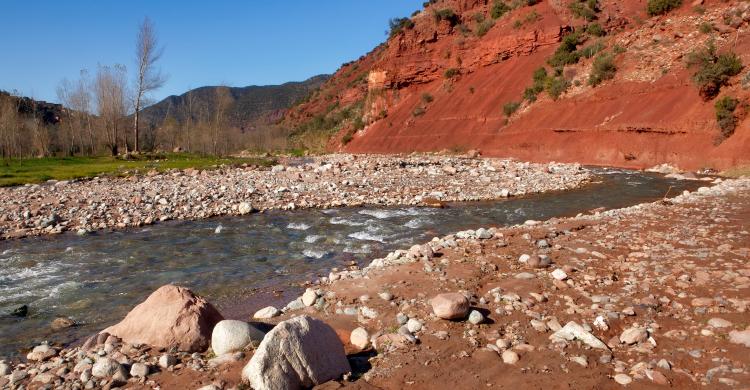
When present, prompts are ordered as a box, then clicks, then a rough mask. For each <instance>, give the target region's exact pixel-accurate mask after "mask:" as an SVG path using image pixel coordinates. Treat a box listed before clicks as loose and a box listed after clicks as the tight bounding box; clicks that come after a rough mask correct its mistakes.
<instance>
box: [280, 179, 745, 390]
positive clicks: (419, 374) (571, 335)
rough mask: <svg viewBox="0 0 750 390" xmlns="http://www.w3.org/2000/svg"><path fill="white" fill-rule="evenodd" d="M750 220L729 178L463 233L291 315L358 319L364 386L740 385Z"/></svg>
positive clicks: (342, 281)
mask: <svg viewBox="0 0 750 390" xmlns="http://www.w3.org/2000/svg"><path fill="white" fill-rule="evenodd" d="M748 213H750V180H748V179H740V180H729V181H722V180H720V179H717V180H716V181H715V182H714V186H713V187H701V188H700V189H698V190H697V191H695V192H692V193H690V192H685V193H683V194H681V195H679V196H676V197H674V198H671V199H669V200H667V201H659V202H654V203H650V204H643V205H637V206H633V207H628V208H625V209H618V210H610V211H604V212H600V213H597V214H596V215H587V216H579V217H576V218H569V219H555V220H550V221H547V222H543V223H540V222H538V221H527V222H526V223H525V224H522V225H519V226H513V227H510V228H507V229H494V228H492V229H479V230H474V231H464V232H458V233H456V234H453V235H449V236H446V237H441V238H435V239H433V240H432V241H430V242H428V243H426V244H423V245H415V246H414V247H412V248H410V249H409V250H398V251H395V252H393V253H391V254H389V255H387V256H385V257H384V258H382V259H376V260H373V261H372V263H371V264H370V265H369V266H368V267H365V268H363V269H358V268H356V267H351V268H350V269H347V270H343V271H336V270H334V271H332V272H331V273H330V274H329V275H328V276H326V277H322V278H320V280H319V281H318V282H319V285H318V286H316V287H313V288H310V289H308V290H307V291H306V293H305V295H303V297H301V298H300V299H298V300H295V301H293V302H292V303H290V304H289V305H287V307H285V308H284V309H283V310H284V311H285V312H286V313H287V314H284V315H289V314H290V313H296V312H298V311H304V312H305V313H307V314H315V315H319V316H321V317H323V318H333V321H334V322H337V323H340V322H342V321H344V322H345V321H350V322H352V323H353V325H351V326H352V329H353V330H352V331H351V332H350V333H349V337H348V340H347V341H349V345H350V346H352V347H353V348H355V349H356V350H365V349H368V348H374V349H375V350H376V351H377V352H378V356H377V357H376V358H372V359H370V363H371V364H372V366H373V368H372V369H371V370H369V371H368V372H366V373H365V374H364V375H363V376H362V378H363V380H365V381H367V382H369V383H370V384H372V385H374V386H377V387H381V388H390V387H398V386H404V385H406V384H408V383H409V381H411V380H414V378H422V379H421V380H424V381H425V382H424V383H433V384H434V383H441V384H443V385H446V386H467V387H472V388H479V387H484V386H489V385H490V384H497V383H515V381H517V380H518V381H528V380H532V381H533V382H534V383H547V384H548V385H554V383H556V382H554V381H555V380H561V381H564V382H567V383H577V385H578V386H580V387H582V388H589V387H592V388H593V387H597V386H602V385H603V383H606V381H611V382H610V383H613V384H617V385H629V384H631V383H637V382H641V381H643V382H641V383H642V384H645V385H670V384H671V385H672V386H673V387H676V388H687V387H695V386H728V387H734V386H737V385H739V384H741V383H747V381H748V380H750V361H748V360H747V351H746V350H745V351H743V350H742V348H747V347H749V346H750V328H748V327H747V325H746V321H744V320H742V318H744V316H746V313H747V309H748V305H750V295H748V291H750V268H748V265H747V264H748V263H747V260H748V259H749V258H750V232H748V230H750V226H748V225H747V223H748V220H747V219H744V218H743V217H742V216H743V215H748ZM712 280H716V281H719V282H718V283H713V282H712ZM438 291H446V292H444V293H436V292H438ZM371 297H378V298H379V299H373V298H371ZM347 319H348V320H347ZM563 324H565V325H564V326H563ZM738 348H739V349H738ZM487 353H491V354H495V355H496V356H497V359H499V361H501V362H503V363H505V365H499V366H495V365H493V364H492V363H491V358H490V357H489V355H487ZM487 359H490V360H487ZM414 361H418V362H425V365H424V366H422V365H419V367H415V366H414V365H413V364H412V362H414ZM504 367H507V368H504ZM458 370H460V371H462V372H468V373H471V375H462V376H461V378H460V379H457V378H455V377H451V376H450V375H449V373H452V372H457V371H458ZM551 373H554V374H555V375H549V374H551ZM428 378H429V379H428ZM552 378H554V379H552ZM461 381H464V382H461ZM545 381H546V382H545ZM524 383H526V382H524Z"/></svg>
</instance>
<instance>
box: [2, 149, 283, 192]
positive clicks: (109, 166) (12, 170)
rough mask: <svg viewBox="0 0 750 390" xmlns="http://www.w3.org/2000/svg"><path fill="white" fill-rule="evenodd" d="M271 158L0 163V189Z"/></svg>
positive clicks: (69, 159)
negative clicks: (48, 181) (46, 182)
mask: <svg viewBox="0 0 750 390" xmlns="http://www.w3.org/2000/svg"><path fill="white" fill-rule="evenodd" d="M273 163H274V161H273V160H272V159H265V158H239V157H215V156H200V155H193V154H184V153H181V154H158V155H142V156H138V157H135V158H132V159H127V160H126V159H122V158H117V157H111V156H101V157H50V158H30V159H11V160H1V161H0V186H2V187H7V186H14V185H22V184H27V183H41V182H44V181H47V180H52V179H54V180H70V179H78V178H86V177H94V176H103V175H115V176H126V175H129V174H134V173H145V172H148V171H151V170H157V171H164V170H169V169H187V168H195V169H213V168H217V167H219V166H222V165H225V166H227V165H231V166H236V165H242V164H248V165H264V166H270V165H272V164H273Z"/></svg>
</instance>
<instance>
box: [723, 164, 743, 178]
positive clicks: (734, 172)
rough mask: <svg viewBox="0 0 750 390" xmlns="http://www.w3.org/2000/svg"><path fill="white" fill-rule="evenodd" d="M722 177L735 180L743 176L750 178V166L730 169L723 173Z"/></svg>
mask: <svg viewBox="0 0 750 390" xmlns="http://www.w3.org/2000/svg"><path fill="white" fill-rule="evenodd" d="M722 175H723V176H726V177H734V178H737V177H741V176H750V165H746V166H740V167H734V168H731V169H728V170H726V171H724V172H722Z"/></svg>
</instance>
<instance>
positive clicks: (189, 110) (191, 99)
mask: <svg viewBox="0 0 750 390" xmlns="http://www.w3.org/2000/svg"><path fill="white" fill-rule="evenodd" d="M196 100H197V98H196V96H195V93H194V92H193V90H192V89H190V90H189V91H188V92H187V94H186V95H185V103H184V104H183V105H182V108H183V111H184V115H183V118H184V120H185V122H184V125H183V127H184V131H185V142H186V145H185V146H186V148H185V150H186V151H187V152H188V153H190V152H192V151H193V149H192V148H191V143H190V137H192V135H191V134H190V129H191V128H192V127H193V117H194V116H195V115H196V112H195V108H196V107H195V106H196Z"/></svg>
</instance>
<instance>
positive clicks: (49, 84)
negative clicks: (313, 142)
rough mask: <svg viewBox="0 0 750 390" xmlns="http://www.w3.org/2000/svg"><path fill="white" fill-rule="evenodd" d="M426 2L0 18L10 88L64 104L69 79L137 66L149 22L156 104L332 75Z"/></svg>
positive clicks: (209, 5)
mask: <svg viewBox="0 0 750 390" xmlns="http://www.w3.org/2000/svg"><path fill="white" fill-rule="evenodd" d="M422 2H423V0H377V1H372V0H323V1H313V0H286V1H260V0H254V1H213V0H212V1H194V0H181V1H155V0H151V1H147V0H127V1H109V0H102V1H85V0H65V1H59V0H58V1H51V0H38V1H33V2H28V1H16V0H8V1H4V2H3V6H2V12H0V36H2V37H3V38H2V39H0V53H2V55H1V56H0V89H4V90H9V91H12V90H18V91H19V92H20V93H21V94H24V95H27V96H32V97H34V98H37V99H42V100H48V101H57V96H56V92H55V89H56V87H57V85H58V84H59V82H60V80H62V79H63V78H65V77H67V78H69V79H75V78H77V76H78V74H79V71H80V70H81V69H88V70H89V71H91V72H93V71H94V70H95V69H96V67H97V64H105V65H108V64H115V63H118V64H124V65H126V66H127V67H128V69H131V68H133V62H134V58H133V57H134V54H133V52H134V46H135V42H134V41H135V34H136V29H137V26H138V24H139V22H140V21H141V20H142V19H143V17H144V16H148V17H150V18H151V19H152V20H153V21H154V23H155V24H156V28H157V31H158V34H159V38H160V41H161V43H162V44H163V45H164V46H165V52H164V57H163V58H162V60H161V61H160V63H159V64H160V66H161V68H162V71H163V72H164V73H166V74H167V75H169V79H168V81H167V83H166V85H165V86H164V88H162V89H161V90H159V91H157V92H156V93H154V96H153V97H154V98H156V99H161V98H164V97H166V96H168V95H172V94H181V93H183V92H185V91H187V90H188V89H189V88H196V87H199V86H203V85H217V84H225V85H230V86H238V87H239V86H246V85H266V84H279V83H283V82H286V81H298V80H304V79H306V78H308V77H310V76H313V75H316V74H320V73H332V72H334V71H335V70H336V69H338V67H339V66H340V65H341V64H342V63H344V62H347V61H351V60H354V59H357V58H359V56H360V55H362V54H365V53H366V52H368V51H370V50H371V49H372V48H374V47H375V46H376V45H378V44H379V43H381V42H383V41H384V40H385V38H386V36H385V30H386V29H387V27H388V20H389V19H390V18H392V17H402V16H408V15H410V14H411V13H412V12H413V11H414V10H416V9H419V8H421V4H422Z"/></svg>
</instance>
